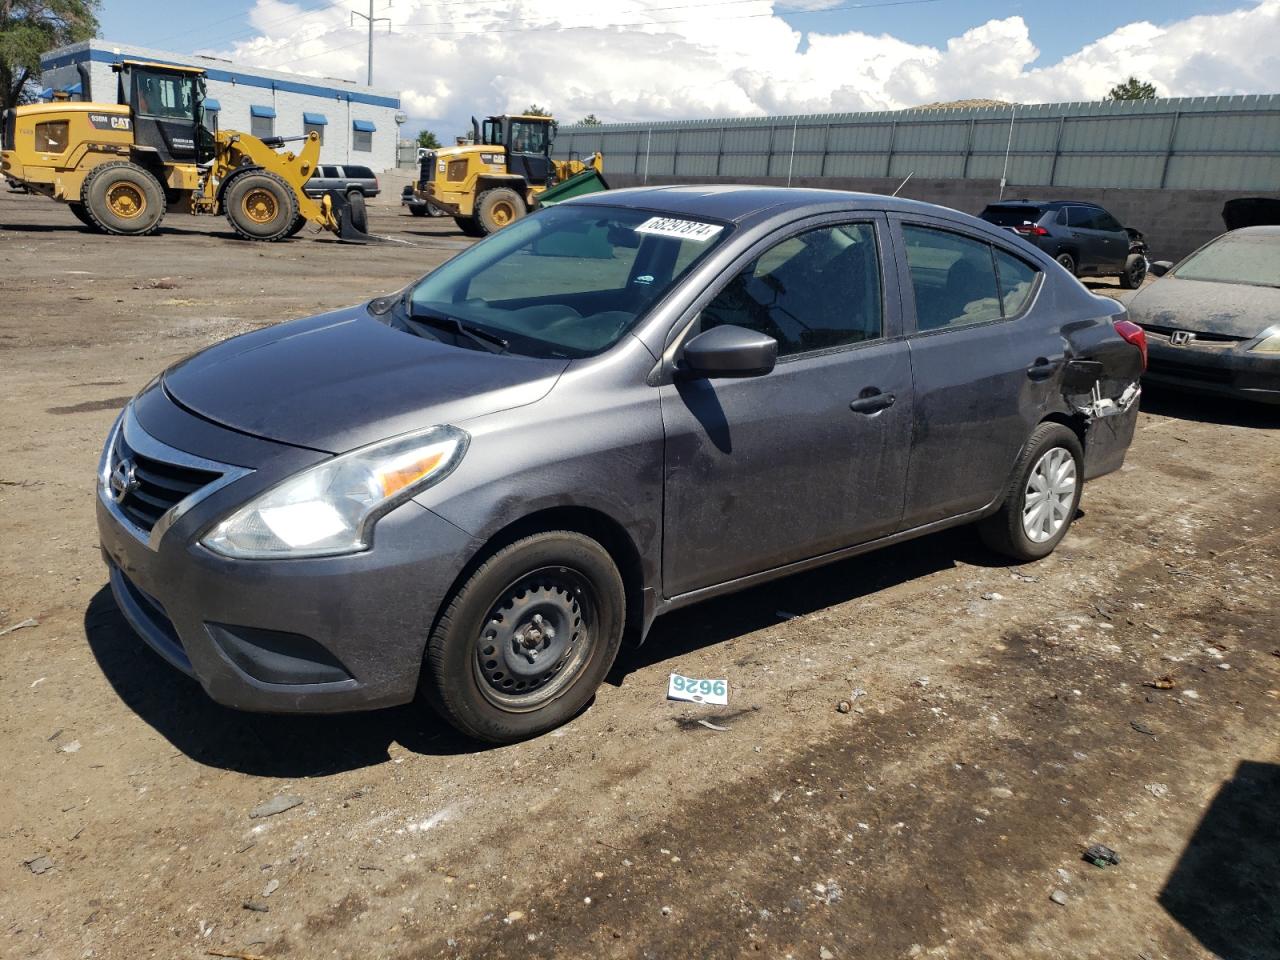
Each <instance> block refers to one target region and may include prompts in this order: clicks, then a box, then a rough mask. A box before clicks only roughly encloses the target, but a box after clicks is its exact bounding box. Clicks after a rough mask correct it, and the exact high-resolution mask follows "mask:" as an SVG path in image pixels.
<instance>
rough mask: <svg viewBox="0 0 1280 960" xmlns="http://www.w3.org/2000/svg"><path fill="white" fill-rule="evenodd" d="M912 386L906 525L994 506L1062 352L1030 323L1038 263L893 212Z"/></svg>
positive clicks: (935, 222) (951, 228)
mask: <svg viewBox="0 0 1280 960" xmlns="http://www.w3.org/2000/svg"><path fill="white" fill-rule="evenodd" d="M890 219H891V221H892V222H893V229H894V239H895V242H896V243H897V245H898V248H899V249H900V250H902V251H904V253H905V256H904V257H902V258H901V260H902V267H901V269H902V287H903V294H904V296H903V300H904V304H905V305H906V306H905V311H906V314H907V321H908V332H907V341H908V343H909V345H910V350H911V371H912V379H913V384H914V387H913V389H914V394H915V405H914V411H913V420H914V422H913V442H912V449H911V461H910V467H909V470H908V475H907V483H906V497H905V499H906V503H905V507H904V512H903V524H902V526H903V528H904V529H910V528H914V527H919V526H924V525H927V524H930V523H934V522H937V521H940V520H945V519H948V518H950V517H955V516H959V515H962V514H965V513H968V512H970V511H974V510H978V509H980V508H982V507H984V506H986V505H988V504H989V503H991V502H992V501H993V500H994V499H995V498H996V497H997V496H998V495H999V494H1000V493H1001V491H1002V490H1003V488H1004V485H1005V483H1006V482H1007V481H1008V479H1009V474H1010V471H1011V469H1012V467H1013V463H1014V460H1015V459H1016V458H1017V456H1018V452H1019V451H1020V450H1021V448H1022V445H1023V443H1024V442H1025V441H1026V439H1027V437H1028V436H1030V434H1031V430H1032V429H1033V428H1034V426H1035V425H1036V424H1037V423H1039V421H1040V419H1041V416H1042V411H1043V409H1044V407H1045V399H1046V397H1047V395H1048V385H1049V384H1050V383H1052V381H1053V378H1054V375H1055V374H1056V373H1057V371H1058V370H1059V369H1060V367H1061V364H1062V362H1063V358H1064V351H1065V345H1064V343H1063V342H1062V339H1061V337H1060V336H1054V335H1052V334H1051V332H1050V329H1049V327H1048V326H1046V325H1045V324H1043V323H1039V322H1036V321H1035V320H1032V319H1028V318H1029V317H1030V315H1031V313H1032V312H1033V306H1034V302H1035V300H1036V299H1037V297H1038V294H1039V291H1040V289H1041V288H1042V286H1043V278H1042V276H1041V273H1040V271H1039V269H1038V268H1037V267H1035V266H1034V265H1033V264H1032V263H1031V262H1030V261H1028V260H1025V259H1023V258H1022V257H1021V256H1019V255H1017V254H1016V253H1014V252H1012V250H1011V248H1008V247H1004V246H1001V245H993V244H992V243H991V242H989V241H988V240H986V239H985V238H983V237H982V236H981V235H975V234H971V233H969V232H968V231H966V230H965V229H964V228H963V227H961V226H958V225H956V224H954V223H951V222H950V221H945V220H940V219H935V218H931V217H918V216H909V217H908V216H900V217H899V216H893V217H891V218H890Z"/></svg>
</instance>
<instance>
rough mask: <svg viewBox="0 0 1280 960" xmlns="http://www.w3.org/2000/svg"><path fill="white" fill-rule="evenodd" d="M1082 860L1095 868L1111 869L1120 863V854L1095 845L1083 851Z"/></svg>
mask: <svg viewBox="0 0 1280 960" xmlns="http://www.w3.org/2000/svg"><path fill="white" fill-rule="evenodd" d="M1084 858H1085V859H1086V860H1088V861H1089V862H1090V863H1092V864H1093V865H1094V866H1095V867H1112V866H1117V865H1118V864H1119V863H1120V854H1118V853H1116V852H1115V851H1114V850H1112V849H1111V848H1110V847H1108V846H1104V845H1103V844H1101V843H1095V844H1093V845H1092V846H1090V847H1089V848H1088V849H1087V850H1085V852H1084Z"/></svg>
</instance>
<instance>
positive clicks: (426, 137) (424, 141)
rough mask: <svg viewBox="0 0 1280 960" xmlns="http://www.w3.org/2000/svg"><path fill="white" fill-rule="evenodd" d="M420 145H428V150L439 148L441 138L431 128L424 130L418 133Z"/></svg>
mask: <svg viewBox="0 0 1280 960" xmlns="http://www.w3.org/2000/svg"><path fill="white" fill-rule="evenodd" d="M418 146H420V147H426V148H427V149H428V150H439V149H440V138H439V137H437V136H436V135H435V134H434V133H432V132H431V131H430V130H423V131H422V132H421V133H419V134H418Z"/></svg>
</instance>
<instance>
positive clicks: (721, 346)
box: [682, 324, 778, 379]
mask: <svg viewBox="0 0 1280 960" xmlns="http://www.w3.org/2000/svg"><path fill="white" fill-rule="evenodd" d="M683 361H684V363H683V366H682V369H683V371H684V373H685V375H686V376H689V377H706V378H708V379H714V378H717V377H762V376H764V375H765V374H766V373H768V372H769V371H771V370H772V369H773V366H774V364H775V363H777V361H778V341H777V340H775V339H773V337H769V336H765V335H764V334H763V333H756V332H755V331H754V330H748V329H746V328H745V327H736V326H733V325H732V324H728V325H725V326H723V327H712V328H711V329H710V330H704V331H703V332H702V333H700V334H698V335H697V336H696V337H694V338H693V339H692V340H690V341H689V342H688V343H686V344H685V345H684V355H683Z"/></svg>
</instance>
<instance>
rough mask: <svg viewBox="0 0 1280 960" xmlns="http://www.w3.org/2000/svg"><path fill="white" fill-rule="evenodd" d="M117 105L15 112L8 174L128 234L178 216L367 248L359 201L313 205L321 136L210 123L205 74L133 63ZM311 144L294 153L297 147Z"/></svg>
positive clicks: (122, 73)
mask: <svg viewBox="0 0 1280 960" xmlns="http://www.w3.org/2000/svg"><path fill="white" fill-rule="evenodd" d="M115 69H116V72H117V74H118V78H119V83H118V95H117V102H116V103H113V104H108V103H85V102H76V101H71V100H55V101H54V102H52V103H40V104H31V105H28V106H22V107H16V108H14V109H12V110H6V111H5V112H4V115H3V117H2V118H0V173H3V174H4V176H5V177H6V178H8V179H9V180H12V181H14V182H15V183H18V184H20V185H22V186H23V187H25V188H26V189H27V190H28V191H29V192H31V193H38V194H42V195H44V196H46V197H51V198H53V199H54V200H59V201H62V202H63V203H66V204H67V205H68V206H70V207H71V212H72V213H73V214H75V216H76V217H77V218H78V219H79V220H80V221H81V222H82V223H84V224H85V225H87V226H89V227H91V228H92V229H95V230H100V231H103V232H105V233H111V234H117V235H120V236H145V235H147V234H149V233H153V232H155V230H156V229H157V228H158V227H159V226H160V223H161V221H162V220H163V219H164V215H165V213H166V211H167V210H168V209H169V208H170V207H172V208H175V209H180V208H185V209H186V210H187V211H189V212H190V213H193V214H214V215H216V214H218V213H223V214H225V216H226V218H227V220H228V221H229V222H230V223H231V226H232V227H233V228H234V229H235V231H236V232H237V233H238V234H240V235H241V236H242V237H245V238H247V239H250V240H268V241H270V240H282V239H284V238H285V237H291V236H293V235H294V234H296V233H297V232H298V231H300V230H301V229H302V228H303V227H304V226H306V225H307V224H308V223H311V224H315V225H316V226H319V227H323V228H324V229H326V230H329V231H331V232H333V233H335V234H337V235H338V236H339V237H340V238H341V239H343V240H350V241H356V242H360V241H363V240H367V239H369V237H368V235H367V231H368V218H367V212H366V211H365V208H364V199H363V198H362V197H353V198H350V199H348V198H346V197H345V196H342V195H341V194H338V193H334V194H327V195H325V196H324V197H322V198H321V199H320V200H314V199H312V198H311V197H308V196H307V194H306V193H305V192H304V189H303V186H304V184H306V182H307V180H308V179H309V178H310V177H311V175H312V174H313V173H314V172H315V169H316V164H317V163H318V162H319V159H320V139H319V137H318V136H317V135H316V134H315V133H312V134H310V135H308V136H306V137H294V138H283V137H273V138H270V139H267V140H262V139H259V138H258V137H255V136H252V135H250V134H247V133H240V132H237V131H234V130H231V131H224V130H219V129H218V128H217V125H216V121H215V123H214V125H213V126H212V127H210V126H209V125H208V122H207V118H208V115H207V114H206V113H205V110H204V100H205V77H204V71H203V70H200V69H197V68H194V67H180V66H174V65H171V64H162V63H145V62H142V61H135V60H126V61H124V62H123V63H120V64H117V65H116V67H115ZM290 139H292V140H302V141H305V142H304V143H303V145H302V148H301V150H300V151H299V152H298V153H297V154H296V155H295V154H293V153H289V152H280V151H279V150H277V149H276V148H278V147H283V146H284V144H285V143H286V142H288V140H290Z"/></svg>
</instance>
